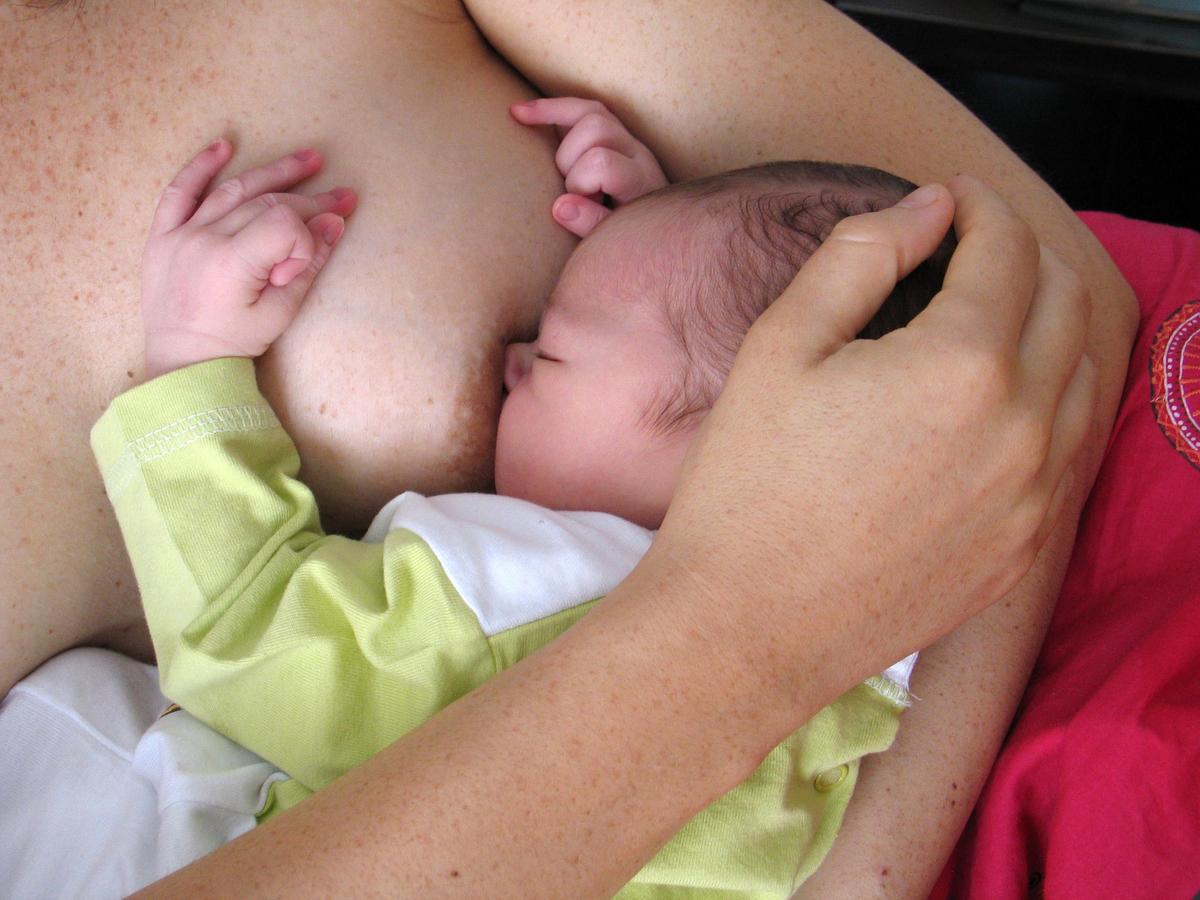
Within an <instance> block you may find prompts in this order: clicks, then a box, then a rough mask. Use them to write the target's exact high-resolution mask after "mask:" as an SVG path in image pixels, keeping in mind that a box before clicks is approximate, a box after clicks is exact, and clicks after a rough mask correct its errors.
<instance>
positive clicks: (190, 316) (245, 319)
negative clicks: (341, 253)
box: [142, 140, 356, 378]
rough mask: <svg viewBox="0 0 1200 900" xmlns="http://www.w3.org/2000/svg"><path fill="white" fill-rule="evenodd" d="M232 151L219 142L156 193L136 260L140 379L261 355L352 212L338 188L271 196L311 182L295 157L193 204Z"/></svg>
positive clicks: (306, 156)
mask: <svg viewBox="0 0 1200 900" xmlns="http://www.w3.org/2000/svg"><path fill="white" fill-rule="evenodd" d="M231 153H232V148H231V147H230V146H229V144H228V143H227V142H226V141H223V140H219V141H216V142H214V143H213V144H212V145H211V146H209V147H208V148H207V149H205V150H204V151H203V152H201V153H200V154H199V155H198V156H197V157H196V158H195V159H193V160H192V161H191V162H190V163H188V164H187V166H185V167H184V168H183V170H182V171H181V172H180V173H179V174H178V175H176V176H175V178H174V180H172V182H171V183H170V184H169V185H168V186H167V188H166V190H165V191H163V194H162V198H161V199H160V200H159V204H158V209H157V210H156V212H155V214H154V224H153V225H152V226H151V229H150V239H149V241H148V242H147V244H146V250H145V253H144V255H143V259H142V317H143V321H144V324H145V332H146V377H148V378H153V377H156V376H158V375H161V374H164V373H166V372H170V371H172V370H174V369H178V368H182V367H183V366H187V365H191V364H193V363H198V362H203V361H205V360H209V359H216V358H218V357H223V356H246V357H255V356H259V355H261V354H262V353H263V352H265V351H266V349H267V348H268V347H269V346H270V345H271V343H272V342H273V341H274V340H275V339H276V338H278V337H279V336H280V335H281V334H282V333H283V332H284V330H285V329H286V328H287V326H288V325H289V324H290V323H291V321H292V319H294V318H295V316H296V313H297V311H298V310H299V308H300V304H301V302H302V301H303V299H304V295H305V294H306V293H307V292H308V289H309V287H310V286H311V284H312V282H313V279H315V278H316V276H317V273H318V272H320V271H321V268H322V267H323V266H324V265H325V262H326V260H328V259H329V255H330V253H332V251H333V248H334V246H335V245H336V244H337V242H338V239H339V238H340V237H341V235H342V231H343V228H344V218H343V217H344V216H346V215H349V214H350V213H351V212H352V211H353V209H354V206H355V203H356V198H355V196H354V193H353V192H352V191H349V190H346V189H344V188H340V189H338V190H334V191H329V192H327V193H324V194H317V195H315V196H312V197H306V196H302V195H299V194H286V193H272V192H273V191H281V190H285V189H287V188H289V187H291V186H293V185H295V184H296V183H297V182H299V181H301V180H303V179H304V178H307V177H309V176H310V175H312V174H314V173H315V172H316V171H317V170H318V169H320V167H321V158H320V155H319V154H317V152H316V151H314V150H302V151H300V152H298V153H295V154H293V155H291V156H286V157H284V158H282V159H279V160H276V161H275V162H273V163H271V164H269V165H266V166H262V167H260V168H258V169H252V170H251V171H249V172H245V173H243V174H242V175H240V176H238V177H237V178H233V179H230V180H229V181H226V182H224V183H223V184H221V185H220V186H218V187H217V188H216V189H215V190H214V191H212V192H211V193H210V194H209V195H208V196H207V197H205V198H204V199H203V200H201V196H202V195H203V193H204V191H205V189H206V188H207V186H208V184H209V182H210V181H211V180H212V179H213V177H214V176H215V175H216V174H217V172H219V171H220V170H221V168H222V167H223V166H224V165H225V163H226V162H228V160H229V157H230V155H231Z"/></svg>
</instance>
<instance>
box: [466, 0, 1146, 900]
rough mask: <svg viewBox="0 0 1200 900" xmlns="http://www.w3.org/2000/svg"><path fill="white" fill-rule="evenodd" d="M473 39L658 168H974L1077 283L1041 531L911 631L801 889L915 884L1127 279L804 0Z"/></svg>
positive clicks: (1002, 150)
mask: <svg viewBox="0 0 1200 900" xmlns="http://www.w3.org/2000/svg"><path fill="white" fill-rule="evenodd" d="M467 6H468V7H469V8H470V11H471V13H472V15H473V17H474V18H475V20H476V22H477V23H478V24H479V26H480V27H481V28H482V30H483V31H484V33H485V34H486V35H487V37H488V39H489V40H490V41H491V42H492V43H493V45H495V46H496V47H497V49H498V50H499V51H500V52H501V53H502V54H503V55H504V56H505V57H506V58H507V59H509V60H510V61H511V62H512V63H513V64H514V65H515V66H516V67H517V68H518V69H519V70H521V71H522V73H523V74H525V76H526V77H527V78H529V79H530V81H532V82H533V83H534V85H535V86H537V87H538V88H540V89H541V90H542V91H543V92H544V93H547V94H557V93H572V94H579V95H581V96H590V97H595V98H597V99H600V100H602V101H603V102H604V103H606V104H607V105H608V106H609V107H610V108H611V109H613V110H614V111H615V112H616V113H617V115H618V116H619V117H620V118H621V119H622V120H623V121H624V122H625V123H626V124H628V125H629V126H630V128H631V129H632V130H633V131H634V133H636V134H637V135H638V136H639V137H640V138H642V139H644V140H645V141H646V142H647V143H648V144H649V145H650V147H651V148H652V149H653V150H654V152H655V154H656V155H657V156H658V158H659V159H660V160H661V161H662V163H663V166H664V168H665V169H666V170H667V173H668V174H669V175H670V176H671V177H672V179H680V178H690V177H696V176H700V175H706V174H710V173H712V172H715V171H720V170H722V169H729V168H734V167H737V166H743V165H749V164H752V163H755V162H761V161H763V160H767V159H779V158H816V159H832V160H837V161H842V162H854V163H863V164H868V165H874V166H878V167H880V168H884V169H888V170H890V171H893V172H896V173H897V174H900V175H903V176H905V177H907V178H910V179H912V180H914V181H917V182H918V183H921V182H927V181H932V180H944V179H946V178H948V177H950V176H951V175H952V174H954V173H955V172H960V171H969V172H972V173H975V174H978V175H981V176H983V177H984V178H986V179H987V180H988V181H989V183H990V184H991V185H992V186H993V187H996V188H997V189H998V190H999V191H1000V193H1001V194H1002V195H1004V196H1005V198H1006V199H1008V200H1010V201H1011V203H1012V205H1013V206H1014V207H1015V208H1016V209H1017V211H1018V212H1019V213H1020V214H1021V215H1022V216H1023V217H1024V218H1025V219H1026V220H1027V221H1028V222H1029V223H1030V224H1031V225H1032V226H1033V228H1034V230H1035V231H1036V232H1037V234H1038V237H1039V238H1040V239H1041V240H1042V241H1043V242H1044V243H1045V244H1047V245H1048V246H1050V247H1052V248H1053V249H1054V250H1055V251H1056V252H1058V253H1059V254H1060V255H1061V256H1062V257H1063V258H1064V259H1065V260H1066V261H1067V262H1068V263H1069V264H1070V265H1071V266H1072V267H1073V268H1074V270H1075V271H1076V272H1077V273H1078V274H1079V275H1080V277H1081V278H1082V279H1083V280H1084V283H1085V284H1086V285H1087V287H1088V289H1089V290H1090V292H1091V295H1092V298H1093V315H1092V321H1091V325H1090V328H1089V333H1088V353H1089V355H1090V356H1091V357H1092V358H1093V359H1094V360H1095V361H1096V363H1097V365H1098V367H1099V370H1100V401H1099V404H1098V407H1097V413H1096V419H1095V426H1094V428H1093V430H1092V433H1091V434H1090V436H1089V438H1088V441H1087V445H1086V449H1085V451H1084V453H1082V454H1081V457H1080V460H1079V461H1078V464H1077V471H1078V477H1077V480H1076V486H1075V490H1074V493H1073V496H1072V498H1071V502H1070V504H1069V508H1068V513H1067V514H1066V515H1064V516H1063V519H1062V524H1061V526H1060V528H1059V532H1058V533H1057V534H1056V535H1055V537H1054V540H1053V541H1051V542H1050V543H1049V544H1048V545H1047V546H1046V548H1045V549H1044V550H1043V552H1042V554H1041V556H1040V557H1039V559H1038V562H1037V564H1036V566H1035V568H1034V569H1033V570H1032V571H1031V572H1030V573H1029V575H1028V576H1027V578H1026V579H1025V580H1024V581H1023V582H1022V583H1021V584H1020V585H1018V586H1017V588H1015V589H1014V590H1013V592H1012V593H1011V594H1010V595H1009V596H1008V597H1006V598H1005V601H1004V602H1003V603H1002V604H997V605H996V606H995V607H993V608H991V609H989V610H988V611H987V612H986V613H985V614H984V615H982V616H980V617H979V618H978V619H977V620H974V621H972V622H970V623H968V625H966V626H964V628H963V629H961V630H960V631H959V632H956V633H955V634H953V635H950V636H948V637H947V638H945V639H944V640H943V641H942V642H940V643H939V644H938V645H936V646H934V647H931V648H929V649H928V650H926V652H925V653H924V655H923V657H922V661H921V663H920V665H918V667H917V671H916V673H915V677H914V684H913V690H914V692H915V693H916V694H917V695H918V696H919V697H921V698H922V699H921V700H920V701H918V702H917V703H916V704H915V706H914V708H913V709H912V710H910V711H909V712H908V713H907V714H906V716H905V719H904V723H903V725H902V727H901V731H900V737H899V738H898V740H897V744H896V746H895V747H894V748H893V750H892V751H890V752H889V753H887V754H885V755H883V756H882V757H879V758H876V759H870V760H867V761H865V763H864V766H863V771H862V775H861V776H860V781H859V785H858V787H857V789H856V796H855V800H854V802H853V803H852V804H851V807H850V810H849V812H848V814H847V819H846V821H845V822H844V824H843V827H842V831H841V834H840V836H839V840H838V842H837V843H836V844H835V845H834V850H833V851H832V853H831V855H830V857H829V858H828V859H827V860H826V863H825V865H824V866H823V868H822V870H821V871H820V872H819V873H818V875H817V876H816V878H815V879H814V880H813V881H812V882H810V884H811V886H812V890H813V893H812V896H821V897H825V896H836V895H837V894H836V887H837V886H839V885H840V889H841V890H843V891H845V893H846V895H847V896H854V897H857V896H865V895H866V894H865V891H867V889H868V888H867V885H875V886H877V889H878V890H879V892H880V893H881V894H884V895H886V896H889V897H892V896H906V895H912V896H923V895H924V894H926V893H927V891H928V887H929V886H930V885H931V884H932V882H933V881H934V880H935V879H936V877H937V875H938V873H939V872H940V870H941V867H942V865H943V864H944V861H945V859H946V857H947V855H948V854H949V852H950V850H951V848H952V847H953V844H954V842H955V840H957V837H958V834H959V832H960V831H961V829H962V827H963V825H964V823H965V821H966V818H967V816H968V815H969V814H970V811H971V808H972V806H973V805H974V801H975V798H976V796H977V795H978V791H979V790H980V789H981V787H982V784H983V781H984V779H985V778H986V775H987V772H988V770H989V768H990V767H991V763H992V760H993V759H994V757H995V754H996V752H997V751H998V749H999V746H1000V742H1001V741H1002V739H1003V736H1004V734H1005V732H1006V730H1007V726H1008V723H1009V721H1010V720H1011V717H1012V715H1013V712H1014V711H1015V709H1016V705H1017V702H1018V701H1019V699H1020V696H1021V694H1022V692H1023V690H1024V685H1025V681H1026V679H1027V678H1028V673H1029V671H1030V670H1031V668H1032V665H1033V661H1034V659H1035V658H1036V655H1037V649H1038V647H1039V646H1040V643H1041V639H1042V635H1043V632H1044V629H1045V627H1046V624H1047V623H1048V621H1049V616H1050V612H1051V610H1052V609H1053V604H1054V600H1055V598H1056V597H1057V595H1058V590H1059V586H1060V585H1061V581H1062V578H1063V574H1064V573H1065V571H1066V565H1067V562H1068V560H1069V557H1070V551H1071V546H1072V543H1073V536H1074V529H1075V524H1076V522H1077V519H1078V515H1079V510H1080V509H1081V508H1082V503H1083V499H1084V497H1085V496H1086V492H1087V488H1088V486H1089V485H1090V484H1091V481H1092V479H1093V478H1094V475H1095V472H1096V471H1097V469H1098V466H1099V461H1100V457H1101V454H1102V451H1103V447H1104V445H1105V441H1106V438H1107V435H1108V430H1109V428H1110V424H1111V421H1112V416H1113V414H1114V412H1115V409H1116V405H1117V401H1118V399H1119V396H1120V390H1121V385H1122V383H1123V378H1124V371H1125V365H1126V362H1127V359H1128V351H1129V346H1130V342H1131V340H1132V335H1133V329H1134V326H1135V324H1136V305H1135V303H1134V301H1133V297H1132V293H1131V292H1130V290H1129V288H1128V286H1127V285H1126V284H1125V282H1124V280H1123V279H1122V278H1121V276H1120V275H1119V273H1118V272H1117V271H1116V269H1115V267H1114V266H1113V264H1112V263H1111V261H1110V260H1109V259H1108V258H1107V256H1106V255H1105V254H1104V252H1103V250H1102V249H1101V248H1100V246H1099V244H1098V243H1097V242H1096V241H1095V239H1094V238H1093V237H1092V235H1091V234H1090V232H1089V231H1088V230H1087V229H1086V227H1084V225H1083V224H1082V223H1081V222H1080V221H1079V220H1078V219H1077V218H1076V217H1075V216H1074V214H1073V213H1072V212H1071V211H1070V210H1069V209H1068V208H1067V207H1066V206H1065V204H1063V203H1062V201H1061V200H1060V199H1059V198H1058V197H1057V196H1055V194H1054V193H1053V192H1052V191H1051V190H1050V189H1049V187H1047V186H1046V184H1045V183H1044V182H1042V181H1041V180H1040V179H1039V178H1038V177H1037V175H1036V174H1034V173H1033V172H1032V171H1031V170H1030V169H1029V168H1028V167H1027V166H1025V165H1024V164H1023V163H1022V162H1021V161H1020V160H1019V159H1018V158H1017V157H1016V156H1015V155H1014V154H1013V153H1012V152H1011V151H1010V150H1009V149H1008V148H1006V147H1005V146H1004V145H1003V144H1002V143H1001V142H1000V141H999V140H998V139H997V138H996V137H995V136H994V135H992V134H991V133H990V132H989V131H988V130H987V129H986V128H985V127H984V126H983V125H982V124H981V123H980V122H979V121H978V120H977V119H975V118H974V117H973V116H972V115H971V114H970V113H969V112H967V111H966V110H965V109H964V108H963V107H962V106H961V105H960V104H958V103H957V102H956V101H955V100H953V99H952V98H951V97H950V96H949V95H948V94H946V93H945V92H944V91H942V90H941V89H940V88H939V87H937V86H936V85H935V84H934V83H933V82H932V81H931V80H930V79H928V78H927V77H926V76H924V75H923V74H922V73H920V72H919V71H918V70H917V69H915V68H914V67H913V66H911V65H910V64H908V63H907V62H905V61H904V60H903V59H901V58H900V57H899V56H898V55H897V54H895V53H894V52H892V51H891V50H890V49H888V48H887V47H886V46H884V45H883V44H882V43H880V42H879V41H877V40H876V39H875V38H873V37H872V36H870V35H869V34H868V33H867V32H865V31H864V30H862V29H861V28H859V27H858V26H857V25H855V24H854V23H852V22H851V21H849V20H848V19H846V18H845V17H844V16H842V15H841V14H840V13H838V12H837V11H836V10H834V9H833V8H832V7H831V6H830V5H829V4H828V3H824V2H820V0H787V2H751V0H723V2H714V3H706V4H704V7H703V12H702V13H701V12H699V11H698V8H697V7H696V5H695V4H692V3H687V2H676V0H666V2H661V3H656V4H653V5H644V6H640V7H639V8H638V10H637V13H636V15H633V14H630V13H629V12H628V6H627V5H623V4H618V3H613V2H603V0H601V2H591V3H588V4H577V3H572V4H563V3H561V2H558V0H525V2H522V3H519V4H514V3H512V2H508V0H505V2H504V3H494V2H491V0H467Z"/></svg>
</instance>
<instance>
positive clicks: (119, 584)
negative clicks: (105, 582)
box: [113, 578, 125, 588]
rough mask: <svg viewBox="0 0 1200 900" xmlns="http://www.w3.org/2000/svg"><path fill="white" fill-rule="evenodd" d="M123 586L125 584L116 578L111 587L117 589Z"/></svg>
mask: <svg viewBox="0 0 1200 900" xmlns="http://www.w3.org/2000/svg"><path fill="white" fill-rule="evenodd" d="M124 584H125V582H123V581H122V580H121V579H120V578H118V579H117V580H116V581H114V582H113V587H117V588H119V587H122V586H123V585H124Z"/></svg>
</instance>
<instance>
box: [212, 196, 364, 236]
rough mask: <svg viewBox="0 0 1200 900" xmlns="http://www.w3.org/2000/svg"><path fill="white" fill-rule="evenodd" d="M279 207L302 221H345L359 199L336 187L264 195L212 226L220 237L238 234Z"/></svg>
mask: <svg viewBox="0 0 1200 900" xmlns="http://www.w3.org/2000/svg"><path fill="white" fill-rule="evenodd" d="M280 204H282V205H284V206H288V207H290V208H291V209H292V210H293V211H294V212H295V213H296V215H298V216H299V217H300V218H301V219H303V220H304V221H306V222H307V221H308V220H309V219H311V218H313V217H314V216H319V215H321V214H322V213H327V212H332V213H337V214H338V215H339V216H342V217H343V218H345V217H346V216H349V215H350V214H351V213H352V212H354V208H355V207H356V206H357V205H358V195H357V194H355V193H354V191H353V190H351V189H350V188H347V187H337V188H334V189H333V190H329V191H324V192H322V193H320V194H313V195H312V196H311V197H310V196H305V195H304V194H263V195H262V196H260V197H256V198H255V199H253V200H251V201H250V202H249V203H243V204H242V205H241V206H239V207H238V208H237V209H235V210H233V211H232V212H230V213H228V214H227V215H225V216H224V217H222V218H221V219H218V220H217V221H216V222H214V223H213V228H215V229H216V230H217V231H218V232H220V233H221V234H237V232H239V231H241V230H242V229H243V228H245V227H246V225H248V224H249V223H250V222H251V221H253V220H254V219H255V218H256V217H257V216H258V215H259V214H260V213H262V212H263V210H266V209H270V208H271V207H272V206H279V205H280Z"/></svg>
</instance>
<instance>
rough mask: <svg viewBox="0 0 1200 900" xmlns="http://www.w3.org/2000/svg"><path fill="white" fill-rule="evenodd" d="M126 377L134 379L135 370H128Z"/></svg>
mask: <svg viewBox="0 0 1200 900" xmlns="http://www.w3.org/2000/svg"><path fill="white" fill-rule="evenodd" d="M125 377H126V378H132V377H133V369H126V370H125Z"/></svg>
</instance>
